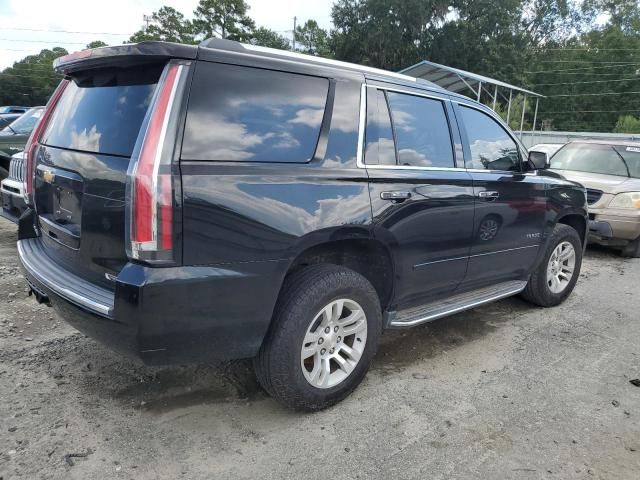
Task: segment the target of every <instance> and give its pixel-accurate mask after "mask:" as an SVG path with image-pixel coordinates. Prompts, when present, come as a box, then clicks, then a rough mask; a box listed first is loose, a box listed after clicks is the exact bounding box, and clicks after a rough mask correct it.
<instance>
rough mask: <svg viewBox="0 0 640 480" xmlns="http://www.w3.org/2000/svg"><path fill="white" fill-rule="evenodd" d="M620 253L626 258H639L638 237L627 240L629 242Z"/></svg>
mask: <svg viewBox="0 0 640 480" xmlns="http://www.w3.org/2000/svg"><path fill="white" fill-rule="evenodd" d="M620 255H622V256H623V257H627V258H640V237H638V238H636V239H635V240H633V241H631V242H629V244H628V245H626V246H625V247H624V248H623V249H622V251H621V252H620Z"/></svg>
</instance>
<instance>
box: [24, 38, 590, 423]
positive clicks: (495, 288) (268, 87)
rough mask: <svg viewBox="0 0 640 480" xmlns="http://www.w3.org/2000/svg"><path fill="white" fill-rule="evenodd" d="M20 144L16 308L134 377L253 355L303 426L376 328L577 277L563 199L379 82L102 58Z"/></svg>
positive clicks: (391, 79) (356, 374)
mask: <svg viewBox="0 0 640 480" xmlns="http://www.w3.org/2000/svg"><path fill="white" fill-rule="evenodd" d="M55 68H56V70H57V71H58V72H60V73H63V74H64V75H65V79H64V80H63V81H62V83H61V84H60V86H59V88H58V89H57V90H56V92H55V93H54V95H53V96H52V98H51V100H50V102H49V106H48V108H47V110H46V113H45V114H44V116H43V119H42V120H41V122H40V123H39V124H38V126H37V128H36V130H35V131H34V134H33V136H32V138H31V140H30V143H29V145H28V147H27V151H26V162H27V172H28V173H27V178H26V183H27V185H26V189H27V192H28V195H29V196H30V204H31V208H30V209H29V210H28V211H27V212H25V214H24V215H22V217H21V218H20V222H19V226H20V229H19V239H20V240H19V242H18V251H19V255H20V260H21V262H22V265H23V267H24V272H25V275H26V278H27V280H28V282H29V285H30V287H31V291H32V292H33V294H34V295H35V297H36V299H38V300H39V301H41V302H47V303H50V304H52V305H53V306H54V307H56V308H57V309H58V311H59V312H60V313H61V315H62V316H63V317H64V318H65V319H66V320H67V321H68V322H69V323H71V324H72V325H73V326H75V327H77V328H78V329H79V330H81V331H83V332H86V333H87V334H89V335H91V336H93V337H95V338H97V339H99V340H101V341H103V342H104V343H106V344H108V345H109V346H111V347H113V348H114V349H117V350H120V351H122V352H126V353H130V354H134V355H135V356H137V357H140V358H141V359H142V360H143V361H144V362H147V363H150V364H152V363H154V364H158V363H171V362H191V361H209V360H229V359H239V358H251V357H253V358H254V365H255V370H256V372H257V376H258V379H259V381H260V382H261V384H262V385H263V386H264V388H265V389H266V390H267V391H268V392H269V393H270V394H271V395H273V396H274V397H275V398H277V399H278V400H280V401H282V402H284V403H285V404H287V405H289V406H292V407H294V408H298V409H306V410H314V409H320V408H323V407H326V406H329V405H331V404H334V403H336V402H338V401H339V400H341V399H342V398H344V397H345V396H347V395H348V394H349V393H350V392H351V391H352V390H353V389H354V388H355V387H356V386H357V385H358V383H359V382H360V381H361V380H362V378H363V377H364V375H365V373H366V371H367V369H368V367H369V364H370V362H371V359H372V357H373V356H374V354H375V352H376V347H377V343H378V340H379V337H380V335H381V333H382V332H383V331H384V330H386V329H389V328H406V327H410V326H414V325H419V324H422V323H424V322H428V321H430V320H434V319H436V318H440V317H443V316H446V315H450V314H452V313H456V312H460V311H462V310H465V309H469V308H472V307H475V306H477V305H481V304H483V303H487V302H490V301H494V300H498V299H500V298H504V297H507V296H510V295H515V294H518V293H522V295H523V296H524V297H525V298H526V299H528V300H530V301H532V302H533V303H536V304H538V305H542V306H551V305H557V304H559V303H560V302H562V301H563V300H564V299H565V298H566V297H567V296H568V295H569V293H570V292H571V291H572V290H573V287H574V285H575V283H576V281H577V279H578V276H579V271H580V265H581V260H582V253H583V245H584V239H585V231H586V223H587V222H586V218H587V206H586V195H585V191H584V189H583V188H582V187H581V186H579V185H578V184H575V183H572V182H569V181H567V180H564V179H563V178H562V177H560V176H559V175H556V174H553V173H550V172H547V171H545V167H546V157H545V156H544V154H539V153H536V154H533V153H532V155H531V156H530V157H527V155H526V150H525V149H524V148H523V146H522V145H521V143H520V142H519V141H518V139H517V138H516V137H515V136H514V135H513V133H512V132H511V131H510V130H509V129H508V128H507V127H506V126H505V125H504V123H503V122H502V121H501V120H500V119H499V118H498V117H497V116H496V115H495V114H494V113H493V112H492V111H491V110H489V109H488V108H486V107H484V106H483V105H480V104H478V103H476V102H474V101H471V100H469V99H468V98H466V97H463V96H460V95H455V94H452V93H450V92H447V91H445V90H443V89H441V88H439V87H436V86H435V85H433V84H430V83H426V82H422V81H417V80H416V79H414V78H411V77H407V76H404V75H399V74H395V73H391V72H385V71H380V70H376V69H372V68H367V67H360V66H357V65H351V64H347V63H342V62H337V61H331V60H325V59H320V58H314V57H309V56H305V55H299V54H295V53H291V52H285V51H279V50H271V49H264V48H260V47H254V46H251V45H241V44H238V43H235V42H229V41H224V40H208V41H205V42H203V43H202V44H201V45H200V46H187V45H178V44H169V43H162V42H145V43H140V44H135V45H123V46H116V47H105V48H100V49H96V50H89V51H84V52H79V53H77V54H72V55H69V56H66V57H63V58H61V59H58V60H57V61H56V63H55Z"/></svg>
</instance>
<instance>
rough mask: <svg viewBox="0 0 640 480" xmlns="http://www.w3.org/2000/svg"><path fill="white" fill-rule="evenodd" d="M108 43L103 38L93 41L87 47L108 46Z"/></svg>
mask: <svg viewBox="0 0 640 480" xmlns="http://www.w3.org/2000/svg"><path fill="white" fill-rule="evenodd" d="M106 46H107V44H106V43H104V42H103V41H102V40H94V41H93V42H91V43H88V44H87V47H86V48H100V47H106Z"/></svg>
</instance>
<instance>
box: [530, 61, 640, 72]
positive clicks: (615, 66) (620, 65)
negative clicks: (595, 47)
mask: <svg viewBox="0 0 640 480" xmlns="http://www.w3.org/2000/svg"><path fill="white" fill-rule="evenodd" d="M634 65H640V63H639V62H627V63H622V62H621V63H619V64H617V65H607V66H606V67H605V66H602V67H579V68H567V69H564V70H525V71H524V73H555V72H573V71H576V70H595V69H597V68H598V69H599V68H618V67H632V66H634Z"/></svg>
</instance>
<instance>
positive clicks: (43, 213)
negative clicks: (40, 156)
mask: <svg viewBox="0 0 640 480" xmlns="http://www.w3.org/2000/svg"><path fill="white" fill-rule="evenodd" d="M35 184H36V185H35V187H36V188H35V190H36V206H37V212H38V216H39V218H40V227H41V229H42V232H43V234H44V235H46V236H48V237H49V238H51V239H53V240H55V241H57V242H58V243H61V244H62V245H65V246H67V247H69V248H72V249H74V250H77V249H79V248H80V236H81V231H82V196H83V181H82V177H81V176H80V175H78V174H77V173H74V172H70V171H68V170H62V169H60V168H55V167H51V166H46V165H38V168H37V169H36V178H35Z"/></svg>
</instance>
